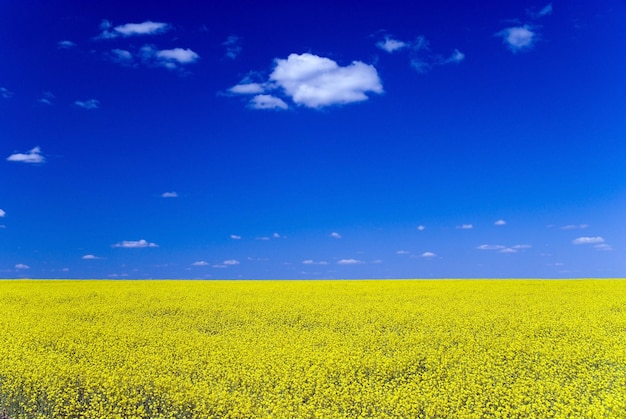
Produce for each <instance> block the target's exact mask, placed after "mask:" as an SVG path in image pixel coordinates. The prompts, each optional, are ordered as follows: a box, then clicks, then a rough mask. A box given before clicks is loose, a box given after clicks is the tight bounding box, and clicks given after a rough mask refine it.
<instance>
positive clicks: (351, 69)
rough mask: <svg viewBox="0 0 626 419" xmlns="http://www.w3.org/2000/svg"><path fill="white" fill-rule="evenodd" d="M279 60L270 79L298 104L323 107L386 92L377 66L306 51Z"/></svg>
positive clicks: (363, 99)
mask: <svg viewBox="0 0 626 419" xmlns="http://www.w3.org/2000/svg"><path fill="white" fill-rule="evenodd" d="M275 63H276V67H275V68H274V71H273V72H272V74H270V80H271V81H272V82H273V83H275V84H276V85H277V86H278V87H280V88H282V90H283V91H284V92H285V94H287V96H289V97H290V98H291V99H292V100H293V101H294V102H295V103H296V104H298V105H303V106H307V107H310V108H321V107H324V106H330V105H340V104H347V103H352V102H361V101H365V100H367V99H368V96H367V95H366V93H367V92H374V93H383V87H382V84H381V82H380V78H379V77H378V73H377V72H376V69H375V68H374V67H373V66H371V65H368V64H365V63H362V62H360V61H353V62H352V63H351V64H350V65H348V66H346V67H340V66H339V65H338V64H337V63H336V62H335V61H333V60H331V59H330V58H325V57H319V56H317V55H313V54H309V53H304V54H300V55H298V54H290V55H289V57H287V59H286V60H285V59H276V60H275Z"/></svg>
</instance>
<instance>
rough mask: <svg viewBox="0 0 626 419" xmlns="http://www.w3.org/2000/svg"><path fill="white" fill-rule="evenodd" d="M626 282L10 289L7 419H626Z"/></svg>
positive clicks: (3, 380) (3, 299)
mask: <svg viewBox="0 0 626 419" xmlns="http://www.w3.org/2000/svg"><path fill="white" fill-rule="evenodd" d="M624 342H626V281H624V280H571V281H545V280H497V281H495V280H465V281H460V280H459V281H457V280H442V281H417V280H402V281H0V417H2V416H3V415H5V416H8V417H10V418H252V417H254V418H270V417H273V418H297V417H302V418H367V417H370V418H396V417H411V418H432V417H464V418H487V417H545V418H549V417H554V418H559V417H563V418H565V417H587V418H616V417H626V398H625V397H624V394H626V345H625V343H624Z"/></svg>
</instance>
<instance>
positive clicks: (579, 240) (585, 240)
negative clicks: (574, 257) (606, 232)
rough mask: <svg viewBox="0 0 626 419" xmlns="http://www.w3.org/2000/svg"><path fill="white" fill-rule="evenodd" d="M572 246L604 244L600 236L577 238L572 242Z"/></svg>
mask: <svg viewBox="0 0 626 419" xmlns="http://www.w3.org/2000/svg"><path fill="white" fill-rule="evenodd" d="M572 243H573V244H598V243H604V239H603V238H602V237H600V236H596V237H579V238H577V239H574V240H573V241H572Z"/></svg>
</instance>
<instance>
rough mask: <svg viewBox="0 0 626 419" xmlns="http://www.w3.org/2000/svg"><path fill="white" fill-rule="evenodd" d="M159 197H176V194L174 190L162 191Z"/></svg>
mask: <svg viewBox="0 0 626 419" xmlns="http://www.w3.org/2000/svg"><path fill="white" fill-rule="evenodd" d="M161 198H178V194H177V193H176V192H174V191H172V192H163V193H162V194H161Z"/></svg>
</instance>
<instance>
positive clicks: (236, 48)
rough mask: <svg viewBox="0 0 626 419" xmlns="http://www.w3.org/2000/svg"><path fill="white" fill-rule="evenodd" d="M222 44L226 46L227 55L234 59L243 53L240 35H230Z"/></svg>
mask: <svg viewBox="0 0 626 419" xmlns="http://www.w3.org/2000/svg"><path fill="white" fill-rule="evenodd" d="M222 45H223V46H224V47H226V57H228V58H230V59H231V60H234V59H235V58H237V57H238V56H239V54H240V53H241V44H240V40H239V37H237V36H235V35H230V36H229V37H228V38H226V41H224V42H222Z"/></svg>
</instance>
